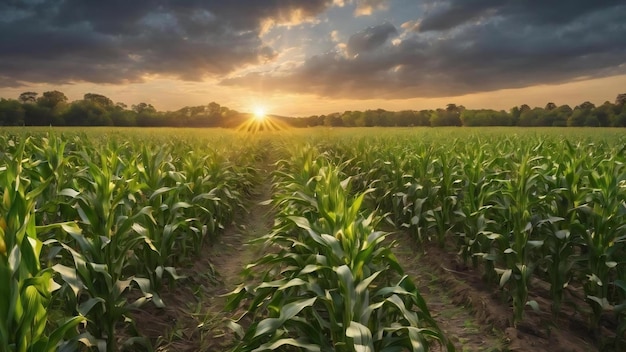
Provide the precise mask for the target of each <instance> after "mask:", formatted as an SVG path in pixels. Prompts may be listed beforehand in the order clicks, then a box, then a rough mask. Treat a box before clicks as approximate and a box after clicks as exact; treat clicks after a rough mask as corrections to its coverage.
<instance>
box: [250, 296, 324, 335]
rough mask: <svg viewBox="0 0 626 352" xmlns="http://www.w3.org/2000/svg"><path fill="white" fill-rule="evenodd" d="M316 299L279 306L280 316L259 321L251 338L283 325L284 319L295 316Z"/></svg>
mask: <svg viewBox="0 0 626 352" xmlns="http://www.w3.org/2000/svg"><path fill="white" fill-rule="evenodd" d="M316 300H317V297H313V298H309V299H306V300H300V301H296V302H292V303H289V304H286V305H285V306H283V307H282V308H281V310H280V316H279V317H278V318H267V319H264V320H262V321H261V322H259V325H257V328H256V331H255V333H254V336H253V338H255V337H257V336H261V335H264V334H267V333H271V332H274V331H276V330H277V329H279V328H280V327H281V326H283V324H285V322H286V321H288V320H290V319H292V318H293V317H295V316H296V315H297V314H298V313H300V311H302V310H303V309H304V308H306V307H310V306H312V305H313V303H315V301H316Z"/></svg>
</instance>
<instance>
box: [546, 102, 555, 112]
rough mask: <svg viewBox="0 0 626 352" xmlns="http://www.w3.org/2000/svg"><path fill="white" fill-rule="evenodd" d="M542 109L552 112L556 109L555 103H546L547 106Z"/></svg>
mask: <svg viewBox="0 0 626 352" xmlns="http://www.w3.org/2000/svg"><path fill="white" fill-rule="evenodd" d="M544 109H545V110H548V111H552V110H554V109H556V104H555V103H548V104H546V107H545V108H544Z"/></svg>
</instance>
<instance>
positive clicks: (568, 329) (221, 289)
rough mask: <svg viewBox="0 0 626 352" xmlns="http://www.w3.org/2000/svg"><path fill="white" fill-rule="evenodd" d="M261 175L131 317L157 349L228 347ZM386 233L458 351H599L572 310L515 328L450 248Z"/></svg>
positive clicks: (267, 212)
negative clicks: (213, 238) (214, 237)
mask: <svg viewBox="0 0 626 352" xmlns="http://www.w3.org/2000/svg"><path fill="white" fill-rule="evenodd" d="M263 177H264V178H265V181H264V182H262V184H261V185H260V186H259V187H258V189H257V192H256V194H255V195H254V197H253V198H252V199H251V200H250V206H249V209H248V210H249V212H248V213H247V214H242V217H243V219H239V221H236V222H237V223H238V224H239V226H238V227H235V226H231V227H230V228H228V229H227V230H226V231H225V233H223V234H222V236H221V241H220V242H219V243H216V244H214V245H211V246H209V245H207V246H206V248H205V253H206V255H204V256H201V257H200V258H198V260H197V261H196V262H195V264H194V265H193V267H190V268H186V269H184V270H183V271H182V274H183V275H186V276H187V278H186V279H184V280H182V281H180V282H179V283H178V284H177V286H176V287H174V288H171V289H170V290H168V291H166V292H163V293H162V298H163V300H164V302H165V303H166V304H167V307H166V308H163V309H157V308H153V307H151V306H146V307H145V309H144V310H142V311H140V312H137V314H135V315H134V316H133V318H134V319H135V322H136V327H137V330H138V332H139V333H140V334H141V335H143V336H146V337H148V338H149V339H150V340H151V342H152V345H153V346H154V348H155V350H156V351H183V352H186V351H189V352H191V351H224V350H227V349H228V346H230V345H232V341H233V335H232V333H231V332H230V329H228V328H227V327H226V325H225V322H226V321H227V319H229V318H232V317H234V316H237V314H238V313H237V312H235V313H232V312H224V311H223V307H224V305H225V302H226V298H225V297H224V296H223V295H224V294H227V293H228V292H230V291H231V290H233V289H234V288H236V287H237V285H238V284H239V283H241V280H242V276H241V275H240V273H241V272H242V269H243V268H244V266H245V265H246V264H247V263H250V262H252V261H253V260H254V259H255V258H258V256H260V255H261V254H262V251H263V249H262V248H261V247H260V246H251V245H248V244H247V242H248V241H249V240H251V239H254V238H258V237H260V236H262V235H265V234H266V233H267V232H268V231H269V230H270V229H271V227H272V223H273V218H272V216H271V207H270V206H268V205H263V204H262V202H263V201H265V200H268V199H270V197H271V182H270V177H269V172H268V171H265V174H264V175H263ZM391 238H392V239H393V240H394V241H395V242H396V246H395V247H394V253H395V254H396V256H397V257H398V260H399V262H400V264H401V266H402V267H403V268H404V270H405V272H406V274H408V275H409V276H411V278H412V279H413V280H414V282H415V283H416V285H417V286H418V289H419V290H420V293H421V294H422V296H423V297H424V299H425V300H426V302H427V304H428V307H429V310H430V313H431V315H432V316H433V318H435V320H436V321H437V323H438V324H439V327H440V328H441V329H442V330H443V331H444V332H445V334H446V336H448V338H449V339H450V340H451V341H452V342H453V343H454V345H455V346H456V348H457V351H494V352H495V351H537V352H542V351H550V352H556V351H568V352H570V351H571V352H587V351H598V348H597V347H594V342H593V338H592V337H591V336H589V334H588V333H587V331H586V330H585V329H583V328H580V327H581V326H584V324H583V323H582V322H580V321H579V319H578V318H577V315H576V314H577V312H576V311H575V310H573V309H571V311H566V312H565V313H564V314H563V315H562V318H561V320H560V321H559V322H558V323H557V324H548V323H546V321H549V317H546V315H549V314H546V313H541V312H540V313H536V312H534V311H532V310H530V308H529V310H528V311H527V312H526V316H525V319H524V323H523V324H518V325H517V326H514V325H513V323H512V321H511V316H512V307H511V306H510V304H509V303H508V302H506V301H505V300H504V299H503V297H504V295H503V294H502V292H501V291H499V289H498V288H497V287H493V286H490V285H487V284H485V283H484V281H483V280H482V275H481V273H480V272H478V271H476V270H472V269H470V268H466V267H463V266H462V265H461V264H460V263H459V262H458V261H457V259H456V258H458V256H457V255H456V253H453V252H450V251H446V250H443V249H441V248H440V247H438V246H436V245H426V247H419V248H418V246H417V245H416V242H415V241H414V240H413V239H412V238H411V237H410V236H409V235H408V234H406V233H397V234H394V235H392V236H391ZM215 273H217V275H218V276H217V277H218V280H215V278H214V275H213V274H215ZM539 286H540V285H539ZM536 291H537V292H538V293H537V294H535V293H533V294H531V299H535V300H537V301H538V302H539V304H540V306H542V307H549V306H548V304H549V303H548V302H546V300H545V298H543V297H542V295H541V289H538V290H536ZM547 309H548V310H547V311H549V308H547ZM435 350H437V348H435Z"/></svg>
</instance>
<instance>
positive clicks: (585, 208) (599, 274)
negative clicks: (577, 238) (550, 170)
mask: <svg viewBox="0 0 626 352" xmlns="http://www.w3.org/2000/svg"><path fill="white" fill-rule="evenodd" d="M589 186H590V188H591V194H590V196H589V200H590V202H588V203H586V204H584V205H581V206H580V207H578V208H577V209H578V211H579V212H580V213H582V214H583V216H584V217H585V218H586V219H587V220H588V222H587V223H586V225H587V226H586V229H585V230H583V229H581V231H580V232H581V233H582V234H583V240H584V243H585V246H586V247H585V248H586V253H585V254H584V259H585V262H586V264H587V266H586V268H585V274H586V277H587V280H586V281H585V282H584V285H583V287H584V290H585V295H586V298H587V300H588V302H589V304H590V305H591V308H592V310H593V315H592V316H591V327H592V328H593V329H597V328H598V326H599V322H600V318H601V316H602V314H603V313H604V312H605V311H606V310H608V309H609V308H610V307H611V306H612V303H615V302H612V301H613V299H612V294H611V293H612V292H610V291H609V290H610V289H611V287H614V286H613V282H614V281H615V276H616V274H617V273H618V272H619V268H618V266H621V265H622V261H621V259H620V254H623V248H624V239H626V226H625V225H624V224H626V172H625V170H624V164H623V163H622V162H619V161H617V160H613V159H608V160H603V161H601V162H600V163H599V164H598V165H596V168H595V169H594V171H592V172H591V173H590V175H589Z"/></svg>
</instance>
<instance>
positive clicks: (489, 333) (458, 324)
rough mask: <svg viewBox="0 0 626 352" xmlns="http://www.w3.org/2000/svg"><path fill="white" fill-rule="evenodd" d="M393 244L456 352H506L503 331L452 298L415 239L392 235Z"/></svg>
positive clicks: (408, 273)
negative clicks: (494, 327) (493, 327)
mask: <svg viewBox="0 0 626 352" xmlns="http://www.w3.org/2000/svg"><path fill="white" fill-rule="evenodd" d="M391 238H393V239H394V240H395V241H396V243H397V245H396V246H395V247H394V248H393V252H394V254H395V255H396V257H397V258H398V261H399V262H400V265H402V268H403V269H404V271H405V273H406V274H407V275H409V276H410V277H411V278H412V279H413V280H414V282H415V285H416V286H417V287H418V290H419V292H420V294H421V295H422V296H423V297H424V299H425V300H426V304H427V305H428V309H429V310H430V314H431V315H432V317H433V318H434V319H435V320H436V321H437V324H439V327H440V328H441V329H442V330H443V331H444V333H445V334H446V336H447V337H448V338H449V339H450V340H451V341H452V342H453V343H454V346H455V347H456V348H457V351H463V352H465V351H468V352H469V351H493V352H495V351H506V350H507V343H506V341H505V338H504V336H503V334H502V333H501V332H499V331H496V330H493V329H492V328H491V327H490V326H489V325H488V324H485V323H484V322H483V321H481V320H480V319H478V318H477V317H476V316H475V315H474V313H473V312H472V310H471V309H470V308H469V307H465V306H464V305H462V304H460V302H458V301H455V299H454V294H455V290H454V288H452V287H446V286H447V285H446V282H445V281H444V280H442V279H441V277H440V275H438V274H437V271H436V270H434V269H433V268H432V267H431V266H430V264H428V263H427V262H426V261H425V260H423V259H424V258H423V256H424V253H423V252H421V251H419V250H418V249H417V248H416V245H415V241H413V240H412V239H411V238H410V237H409V236H408V235H406V234H404V233H399V234H395V235H393V236H392V237H391Z"/></svg>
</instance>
